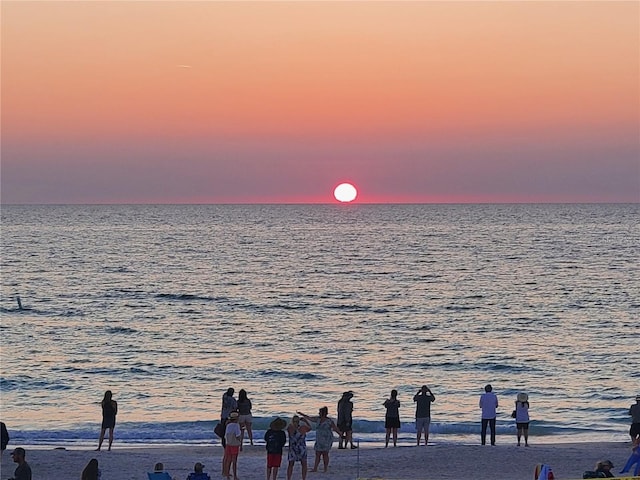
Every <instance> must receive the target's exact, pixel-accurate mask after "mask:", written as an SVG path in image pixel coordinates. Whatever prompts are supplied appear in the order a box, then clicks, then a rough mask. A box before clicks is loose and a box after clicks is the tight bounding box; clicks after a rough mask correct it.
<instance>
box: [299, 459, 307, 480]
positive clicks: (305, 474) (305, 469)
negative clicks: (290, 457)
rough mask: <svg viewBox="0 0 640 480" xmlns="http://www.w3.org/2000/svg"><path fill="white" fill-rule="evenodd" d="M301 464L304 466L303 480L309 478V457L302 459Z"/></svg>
mask: <svg viewBox="0 0 640 480" xmlns="http://www.w3.org/2000/svg"><path fill="white" fill-rule="evenodd" d="M300 465H301V466H302V480H307V459H306V458H303V459H302V460H300Z"/></svg>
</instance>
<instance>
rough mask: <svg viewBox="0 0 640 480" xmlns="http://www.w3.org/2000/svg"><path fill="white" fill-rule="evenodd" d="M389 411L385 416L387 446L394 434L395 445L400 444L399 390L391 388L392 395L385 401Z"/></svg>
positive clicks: (385, 444) (385, 443)
mask: <svg viewBox="0 0 640 480" xmlns="http://www.w3.org/2000/svg"><path fill="white" fill-rule="evenodd" d="M383 405H384V408H386V409H387V412H386V414H385V416H384V428H385V430H386V436H385V442H384V446H385V448H386V447H388V446H389V439H390V438H391V435H393V446H394V447H395V446H397V445H398V429H399V428H400V400H398V391H397V390H395V389H394V390H391V396H390V397H389V398H387V399H386V400H385V401H384V403H383Z"/></svg>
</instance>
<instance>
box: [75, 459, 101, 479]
mask: <svg viewBox="0 0 640 480" xmlns="http://www.w3.org/2000/svg"><path fill="white" fill-rule="evenodd" d="M80 478H81V479H82V480H100V479H101V478H102V472H101V471H100V469H99V468H98V459H96V458H92V459H91V460H89V463H87V466H86V467H84V470H82V476H81V477H80Z"/></svg>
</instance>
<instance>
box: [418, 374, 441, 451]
mask: <svg viewBox="0 0 640 480" xmlns="http://www.w3.org/2000/svg"><path fill="white" fill-rule="evenodd" d="M413 401H414V402H415V404H416V435H417V440H418V446H419V445H420V438H421V437H422V432H424V446H425V447H426V446H427V444H428V443H429V425H430V424H431V404H432V403H433V402H435V401H436V396H435V395H434V394H433V392H432V391H431V390H430V389H429V387H427V386H426V385H423V386H422V388H420V390H418V393H416V394H415V395H414V396H413Z"/></svg>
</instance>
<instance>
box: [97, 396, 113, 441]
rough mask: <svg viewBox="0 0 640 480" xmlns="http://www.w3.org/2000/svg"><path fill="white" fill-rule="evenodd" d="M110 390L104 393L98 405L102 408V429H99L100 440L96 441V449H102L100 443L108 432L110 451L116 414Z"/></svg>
mask: <svg viewBox="0 0 640 480" xmlns="http://www.w3.org/2000/svg"><path fill="white" fill-rule="evenodd" d="M112 395H113V394H112V393H111V390H107V391H106V392H104V398H103V399H102V402H100V405H101V406H102V428H101V429H100V440H99V441H98V448H97V449H96V450H100V449H101V448H102V442H103V441H104V435H105V433H106V431H107V430H109V450H111V444H112V443H113V429H114V428H115V427H116V415H117V414H118V403H117V402H116V401H115V400H113V398H112Z"/></svg>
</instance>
